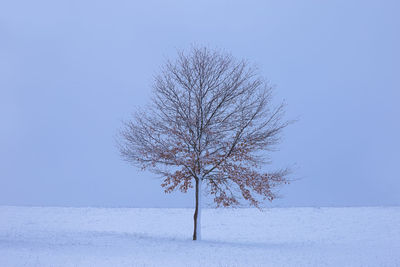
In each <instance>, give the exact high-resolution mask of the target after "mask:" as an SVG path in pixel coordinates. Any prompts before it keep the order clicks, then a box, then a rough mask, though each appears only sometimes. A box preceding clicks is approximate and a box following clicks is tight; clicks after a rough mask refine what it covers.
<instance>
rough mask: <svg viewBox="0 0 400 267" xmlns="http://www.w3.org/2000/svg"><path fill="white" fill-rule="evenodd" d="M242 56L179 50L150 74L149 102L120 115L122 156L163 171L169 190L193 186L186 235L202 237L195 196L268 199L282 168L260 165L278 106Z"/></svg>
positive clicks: (278, 117) (227, 201) (274, 131)
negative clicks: (131, 113) (264, 168)
mask: <svg viewBox="0 0 400 267" xmlns="http://www.w3.org/2000/svg"><path fill="white" fill-rule="evenodd" d="M271 93H272V89H271V87H270V86H268V85H267V83H266V82H265V81H264V80H263V79H262V78H260V77H259V76H258V74H257V72H256V70H255V69H254V68H252V67H250V66H249V64H248V63H247V62H246V61H244V60H240V61H239V60H236V59H234V58H233V57H232V56H231V55H229V54H225V53H221V52H219V51H214V50H210V49H208V48H205V47H201V48H198V47H192V49H191V50H190V51H189V52H188V53H185V52H180V53H179V56H178V58H177V60H175V61H167V63H166V64H165V66H164V67H163V68H162V70H161V72H160V74H159V75H157V76H156V77H155V81H154V85H153V98H152V100H151V103H150V105H149V106H148V107H146V108H145V109H143V110H142V111H139V112H136V114H135V115H134V117H133V119H132V120H131V121H128V122H125V125H124V128H123V129H122V130H121V136H120V137H121V138H120V140H119V145H120V151H121V155H122V157H123V158H124V159H125V160H127V161H129V162H131V163H133V164H134V165H136V166H138V167H141V168H142V169H149V170H150V171H152V172H154V173H156V174H159V175H161V176H162V177H163V179H164V180H163V183H162V186H163V187H164V189H165V192H167V193H169V192H172V191H173V190H175V189H179V190H181V191H182V192H187V191H188V189H189V188H193V186H195V199H196V206H195V212H194V231H193V240H198V239H201V232H200V230H201V226H200V218H201V196H202V194H203V193H207V194H211V195H212V197H213V199H214V202H215V203H216V205H217V206H238V205H241V202H240V199H244V200H247V201H249V202H250V204H251V205H253V206H256V207H259V205H260V203H261V201H262V200H267V199H268V200H270V201H272V200H273V199H274V198H275V197H276V194H275V192H274V188H276V186H278V185H280V184H283V183H287V181H288V180H287V174H288V170H287V169H283V170H277V171H272V172H262V170H261V167H262V166H263V165H265V164H266V163H268V161H266V157H265V156H266V154H267V153H266V152H268V151H271V150H272V149H274V147H275V145H276V144H277V143H278V141H279V137H280V133H281V131H282V129H284V128H285V126H287V124H288V123H287V122H286V121H282V115H283V111H284V110H283V109H284V105H283V104H280V105H278V106H272V103H271Z"/></svg>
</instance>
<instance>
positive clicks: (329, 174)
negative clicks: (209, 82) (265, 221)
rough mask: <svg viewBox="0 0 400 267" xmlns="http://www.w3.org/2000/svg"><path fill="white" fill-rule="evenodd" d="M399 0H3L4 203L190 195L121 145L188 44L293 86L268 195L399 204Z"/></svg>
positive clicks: (140, 202) (0, 137) (279, 86)
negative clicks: (156, 79) (132, 119)
mask: <svg viewBox="0 0 400 267" xmlns="http://www.w3.org/2000/svg"><path fill="white" fill-rule="evenodd" d="M399 11H400V4H399V2H398V1H309V0H306V1H201V2H199V1H197V2H195V1H122V0H116V1H94V0H88V1H66V0H61V1H43V0H38V1H19V0H16V1H3V2H1V3H0V147H1V149H0V205H46V206H47V205H52V206H54V205H60V206H113V207H114V206H129V207H188V206H192V205H193V196H192V195H193V194H192V193H191V192H189V193H188V194H187V195H184V194H181V193H175V194H172V195H165V194H164V193H163V191H162V188H161V187H160V186H159V185H160V180H159V179H158V178H157V177H155V176H154V175H152V174H151V173H146V172H141V171H139V170H137V169H135V168H134V167H131V166H129V165H127V163H125V162H123V161H122V160H121V159H120V158H119V154H118V151H117V149H116V147H115V141H114V138H115V136H116V134H117V131H118V128H119V127H120V126H121V120H125V119H127V118H129V116H130V114H131V112H132V111H133V110H134V109H135V107H137V106H143V105H145V103H146V102H147V101H148V100H149V97H150V92H151V84H152V77H153V75H154V74H155V73H157V71H158V70H159V67H160V65H161V64H163V62H164V61H165V59H166V58H173V57H174V56H175V54H176V50H177V49H185V48H188V47H189V46H190V45H191V44H193V43H196V44H200V45H207V46H210V47H212V48H219V49H225V50H226V51H229V52H231V53H232V54H233V55H234V56H236V57H238V58H246V59H248V60H249V61H250V62H254V63H255V64H257V65H258V66H259V69H260V72H261V73H262V74H263V75H264V76H265V77H266V78H267V79H268V80H269V81H270V82H271V83H272V84H274V85H275V86H276V91H275V99H276V100H277V101H280V100H282V99H285V101H286V102H287V104H288V108H287V118H289V119H291V118H298V119H299V121H298V122H297V123H296V124H293V125H291V126H290V127H289V128H287V130H286V132H285V136H284V139H283V142H282V144H281V146H280V147H281V150H280V151H279V152H276V153H274V154H273V155H272V158H273V159H274V164H273V166H272V167H283V166H295V167H294V170H295V173H294V177H295V178H300V179H299V180H298V181H296V182H294V183H292V184H291V185H289V186H287V187H286V188H282V190H281V194H282V196H283V197H282V198H281V199H278V200H276V201H275V202H274V203H272V204H271V205H272V206H332V205H333V206H353V205H356V206H360V205H362V206H367V205H400V179H399V178H400V175H399V172H398V168H397V167H398V164H399V159H400V157H399V151H400V141H399V136H400V123H399V115H400V105H399V99H400V90H399V89H400V52H399V47H400V35H399V28H400V18H399V16H398V14H399Z"/></svg>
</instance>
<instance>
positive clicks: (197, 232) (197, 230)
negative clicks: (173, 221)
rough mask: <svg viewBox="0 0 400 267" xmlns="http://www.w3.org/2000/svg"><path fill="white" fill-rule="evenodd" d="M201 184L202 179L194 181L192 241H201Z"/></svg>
mask: <svg viewBox="0 0 400 267" xmlns="http://www.w3.org/2000/svg"><path fill="white" fill-rule="evenodd" d="M201 183H202V179H200V178H198V179H196V207H195V210H194V216H193V220H194V230H193V240H201Z"/></svg>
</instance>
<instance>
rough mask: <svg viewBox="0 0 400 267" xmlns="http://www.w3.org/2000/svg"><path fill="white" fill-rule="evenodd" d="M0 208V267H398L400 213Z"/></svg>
mask: <svg viewBox="0 0 400 267" xmlns="http://www.w3.org/2000/svg"><path fill="white" fill-rule="evenodd" d="M192 212H193V211H192V210H191V209H102V208H28V207H0V266H2V267H7V266H400V207H387V208H282V209H281V208H273V209H268V210H266V211H264V212H259V211H258V210H255V209H218V210H214V209H205V210H204V211H203V218H202V219H203V221H202V227H203V231H202V235H203V241H201V242H193V241H191V240H190V238H191V234H192Z"/></svg>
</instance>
